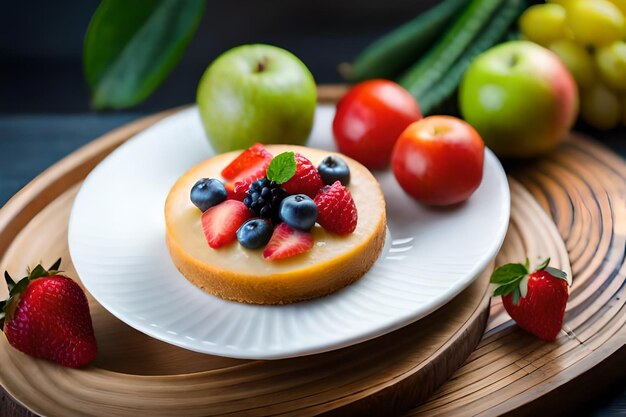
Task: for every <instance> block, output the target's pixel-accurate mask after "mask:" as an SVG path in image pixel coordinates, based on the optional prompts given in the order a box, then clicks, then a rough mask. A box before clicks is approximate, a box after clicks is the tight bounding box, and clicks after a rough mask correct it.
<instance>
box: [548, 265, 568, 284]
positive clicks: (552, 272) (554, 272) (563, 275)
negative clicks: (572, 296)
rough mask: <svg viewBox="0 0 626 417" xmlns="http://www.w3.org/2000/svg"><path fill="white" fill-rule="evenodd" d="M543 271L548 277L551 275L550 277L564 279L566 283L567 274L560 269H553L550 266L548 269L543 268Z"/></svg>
mask: <svg viewBox="0 0 626 417" xmlns="http://www.w3.org/2000/svg"><path fill="white" fill-rule="evenodd" d="M544 270H545V271H546V272H547V273H548V274H550V275H552V276H554V277H556V278H559V279H564V280H565V281H567V272H565V271H561V270H560V269H557V268H553V267H551V266H548V267H546V268H544Z"/></svg>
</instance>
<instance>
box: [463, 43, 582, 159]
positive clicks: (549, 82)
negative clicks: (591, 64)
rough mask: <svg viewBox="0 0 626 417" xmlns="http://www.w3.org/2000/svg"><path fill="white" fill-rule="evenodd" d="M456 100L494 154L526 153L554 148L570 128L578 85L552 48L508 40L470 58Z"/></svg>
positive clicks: (576, 104) (513, 154)
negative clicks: (470, 62) (471, 59)
mask: <svg viewBox="0 0 626 417" xmlns="http://www.w3.org/2000/svg"><path fill="white" fill-rule="evenodd" d="M459 105H460V109H461V113H462V114H463V117H464V118H465V120H466V121H467V122H468V123H470V124H471V125H472V126H474V128H476V130H478V132H479V133H480V135H481V136H482V138H483V140H484V141H485V145H487V146H488V147H490V148H491V149H492V150H493V151H494V152H496V154H498V155H499V156H503V157H530V156H536V155H540V154H542V153H545V152H548V151H550V150H552V149H553V148H554V147H555V146H556V145H557V144H558V143H559V141H560V140H561V138H562V137H563V136H564V134H565V133H566V132H567V131H568V130H569V129H570V128H571V126H572V125H573V123H574V121H575V120H576V116H577V115H578V91H577V89H576V83H575V82H574V79H573V77H572V75H571V74H570V73H569V71H568V70H567V68H566V67H565V66H564V65H563V63H562V62H561V60H560V59H559V58H558V57H557V56H556V55H555V54H554V53H553V52H551V51H549V50H547V49H545V48H543V47H541V46H539V45H537V44H534V43H532V42H528V41H512V42H507V43H504V44H501V45H498V46H496V47H494V48H491V49H489V50H488V51H486V52H485V53H483V54H482V55H480V56H478V57H477V58H476V59H475V60H474V61H473V62H472V64H471V65H470V67H469V68H468V70H467V72H466V73H465V76H464V78H463V80H462V82H461V87H460V91H459Z"/></svg>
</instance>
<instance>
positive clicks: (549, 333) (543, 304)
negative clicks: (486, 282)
mask: <svg viewBox="0 0 626 417" xmlns="http://www.w3.org/2000/svg"><path fill="white" fill-rule="evenodd" d="M549 263H550V258H548V259H546V260H545V261H543V262H542V263H541V265H539V266H538V267H537V269H535V271H533V272H530V270H529V267H530V265H529V261H528V258H527V259H526V262H525V263H524V264H519V263H511V264H506V265H502V266H500V267H498V268H497V269H496V270H495V271H494V272H493V274H492V275H491V279H490V282H491V283H492V284H496V288H495V290H494V292H493V296H494V297H495V296H498V295H500V296H502V303H503V305H504V308H505V309H506V311H507V313H509V315H510V316H511V318H512V319H513V320H515V322H516V323H517V325H518V326H519V327H521V328H522V329H524V330H526V331H527V332H529V333H532V334H534V335H535V336H537V337H538V338H540V339H543V340H548V341H552V340H554V339H556V336H557V335H558V334H559V332H560V331H561V328H562V326H563V317H564V315H565V305H566V304H567V298H568V292H567V274H566V273H565V272H563V271H561V270H560V269H556V268H553V267H550V266H548V265H549Z"/></svg>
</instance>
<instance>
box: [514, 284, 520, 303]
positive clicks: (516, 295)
mask: <svg viewBox="0 0 626 417" xmlns="http://www.w3.org/2000/svg"><path fill="white" fill-rule="evenodd" d="M520 295H521V294H520V289H519V287H516V288H515V289H514V290H513V305H517V304H518V303H519V299H520Z"/></svg>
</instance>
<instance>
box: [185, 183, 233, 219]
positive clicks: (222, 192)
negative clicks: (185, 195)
mask: <svg viewBox="0 0 626 417" xmlns="http://www.w3.org/2000/svg"><path fill="white" fill-rule="evenodd" d="M190 197H191V202H192V203H193V204H194V206H196V207H198V208H199V209H200V210H201V211H202V212H205V211H207V210H208V209H209V208H211V207H213V206H215V205H217V204H219V203H221V202H222V201H224V200H226V188H225V187H224V184H222V182H221V181H220V180H216V179H215V178H201V179H199V180H198V182H196V183H195V184H194V185H193V187H191V194H190Z"/></svg>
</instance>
